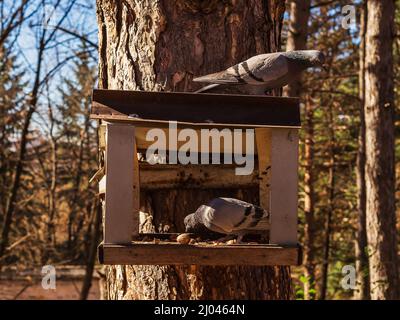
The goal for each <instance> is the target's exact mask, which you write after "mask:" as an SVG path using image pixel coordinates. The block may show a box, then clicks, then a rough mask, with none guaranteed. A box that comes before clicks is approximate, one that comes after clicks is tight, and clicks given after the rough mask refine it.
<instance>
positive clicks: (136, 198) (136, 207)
mask: <svg viewBox="0 0 400 320" xmlns="http://www.w3.org/2000/svg"><path fill="white" fill-rule="evenodd" d="M139 211H140V181H139V160H138V153H137V149H136V139H134V147H133V230H132V234H133V235H134V236H135V235H138V234H139Z"/></svg>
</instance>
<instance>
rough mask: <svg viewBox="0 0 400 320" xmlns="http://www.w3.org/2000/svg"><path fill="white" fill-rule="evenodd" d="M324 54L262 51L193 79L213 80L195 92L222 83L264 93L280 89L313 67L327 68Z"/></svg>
mask: <svg viewBox="0 0 400 320" xmlns="http://www.w3.org/2000/svg"><path fill="white" fill-rule="evenodd" d="M324 64H325V56H324V54H323V53H322V52H321V51H318V50H297V51H287V52H275V53H267V54H260V55H257V56H254V57H251V58H250V59H248V60H246V61H243V62H240V63H238V64H236V65H234V66H233V67H230V68H228V69H226V70H224V71H221V72H217V73H212V74H208V75H205V76H202V77H198V78H194V79H193V81H195V82H203V83H211V85H208V86H205V87H203V88H201V89H200V90H198V91H196V93H201V92H206V91H212V90H213V89H215V88H218V89H221V86H224V87H226V86H228V87H232V86H235V87H240V89H239V91H244V92H246V93H248V94H254V95H263V94H265V91H267V90H271V89H275V88H281V87H283V86H285V85H287V84H288V83H290V82H292V81H293V80H295V79H297V77H298V76H299V75H300V74H301V72H302V71H304V70H306V69H307V68H310V67H322V68H324V67H325V65H324Z"/></svg>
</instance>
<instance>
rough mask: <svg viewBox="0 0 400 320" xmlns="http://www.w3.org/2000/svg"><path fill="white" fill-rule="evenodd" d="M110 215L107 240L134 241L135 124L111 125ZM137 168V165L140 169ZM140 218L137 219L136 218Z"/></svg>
mask: <svg viewBox="0 0 400 320" xmlns="http://www.w3.org/2000/svg"><path fill="white" fill-rule="evenodd" d="M106 139H107V142H106V143H107V152H106V177H107V179H106V214H105V222H104V242H106V243H115V244H127V243H130V242H131V240H132V232H133V231H134V230H135V228H137V227H136V226H135V225H134V219H132V214H134V215H136V213H134V206H135V205H134V200H135V197H134V192H133V190H134V161H133V160H132V159H134V158H135V157H136V158H137V155H136V153H135V149H136V148H135V127H134V126H132V125H126V124H118V123H112V124H107V135H106ZM136 170H137V168H136ZM136 221H137V220H136Z"/></svg>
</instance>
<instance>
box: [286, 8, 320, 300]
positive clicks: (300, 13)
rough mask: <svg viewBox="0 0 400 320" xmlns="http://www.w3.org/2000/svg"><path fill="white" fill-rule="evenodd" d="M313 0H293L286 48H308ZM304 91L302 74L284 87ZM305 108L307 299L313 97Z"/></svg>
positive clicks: (311, 278)
mask: <svg viewBox="0 0 400 320" xmlns="http://www.w3.org/2000/svg"><path fill="white" fill-rule="evenodd" d="M310 4H311V1H310V0H291V2H290V22H289V32H288V38H287V44H286V51H292V50H303V49H306V48H307V34H308V19H309V17H310ZM301 91H302V83H301V78H300V77H299V78H298V79H296V80H295V81H293V82H292V83H290V84H289V85H288V86H286V87H285V88H284V94H285V95H286V96H289V97H299V96H300V95H301V93H302V92H301ZM305 99H306V101H305V111H304V118H305V123H304V132H305V140H304V158H303V161H304V216H305V223H304V241H303V265H304V276H305V277H306V279H307V281H306V282H305V283H304V299H305V300H310V299H313V298H314V293H313V291H312V289H314V282H315V274H314V273H315V271H314V269H315V266H314V202H315V196H314V176H313V166H314V108H313V105H312V100H311V99H309V98H308V97H306V98H305Z"/></svg>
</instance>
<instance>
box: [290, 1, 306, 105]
mask: <svg viewBox="0 0 400 320" xmlns="http://www.w3.org/2000/svg"><path fill="white" fill-rule="evenodd" d="M310 5H311V0H291V1H290V22H289V32H288V38H287V44H286V51H292V50H304V49H306V48H307V35H308V19H309V17H310ZM301 87H302V86H301V78H300V77H299V78H298V79H296V80H295V81H293V82H292V83H291V84H289V85H288V86H286V87H285V89H284V93H285V95H286V96H288V97H298V96H300V93H301Z"/></svg>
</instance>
